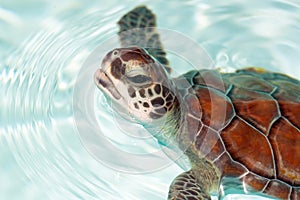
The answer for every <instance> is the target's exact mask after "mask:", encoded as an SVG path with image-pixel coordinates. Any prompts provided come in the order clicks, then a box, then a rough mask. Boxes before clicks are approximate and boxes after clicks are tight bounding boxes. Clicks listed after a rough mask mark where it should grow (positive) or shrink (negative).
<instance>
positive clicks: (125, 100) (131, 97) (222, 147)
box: [95, 7, 300, 200]
mask: <svg viewBox="0 0 300 200" xmlns="http://www.w3.org/2000/svg"><path fill="white" fill-rule="evenodd" d="M149 24H150V25H151V26H155V16H154V15H153V14H152V13H151V11H150V10H148V9H147V8H146V7H138V8H136V9H134V10H132V11H131V12H129V13H128V14H126V15H125V16H123V18H122V19H121V20H120V21H119V25H120V28H121V30H120V33H119V35H120V39H121V43H122V46H123V48H120V49H115V50H113V51H111V52H109V53H108V54H107V55H106V57H105V58H104V60H103V63H102V67H101V69H99V70H97V72H96V73H95V82H96V84H97V86H98V87H99V88H100V89H101V90H102V91H103V92H104V93H105V94H106V95H107V96H108V98H111V99H112V100H113V102H114V104H116V105H117V106H119V107H121V108H122V109H125V110H127V112H128V113H131V115H133V116H135V118H136V119H137V120H138V121H139V122H140V123H141V124H144V125H146V128H147V129H148V130H149V131H150V132H152V133H153V134H154V135H155V133H156V132H161V134H159V135H158V134H156V135H155V137H157V139H158V140H160V142H162V143H165V142H167V141H168V140H172V144H176V145H178V146H179V147H180V148H181V149H182V151H183V152H184V153H185V154H186V155H187V156H188V158H189V160H190V163H191V165H192V168H191V170H190V171H187V172H184V173H182V174H180V175H179V176H178V177H177V178H176V179H175V180H174V181H173V183H172V184H171V186H170V190H169V196H168V199H169V200H186V199H189V200H190V199H198V200H200V199H210V196H209V192H210V191H212V190H218V187H219V185H220V181H221V180H222V178H223V177H232V178H234V179H237V180H240V181H241V182H243V183H245V184H244V186H245V187H246V188H245V189H247V188H251V189H254V190H255V191H258V192H262V193H265V194H268V195H270V196H274V197H277V198H280V199H290V200H297V199H300V82H299V81H298V80H295V79H293V78H290V77H288V76H285V75H282V74H278V73H271V72H266V71H263V70H259V69H256V68H247V69H243V70H238V71H236V72H235V73H224V74H220V73H219V72H218V71H216V70H200V71H190V72H187V73H186V74H183V75H181V76H179V77H177V78H174V79H170V78H169V73H170V71H171V68H170V67H169V66H166V65H168V61H167V59H166V58H165V52H164V50H163V49H162V44H161V42H160V41H159V36H158V34H157V33H156V32H155V27H152V28H151V29H145V32H139V34H138V36H137V38H136V37H135V38H131V37H130V35H131V33H128V32H127V33H125V34H123V31H126V30H128V29H130V28H139V27H147V25H149ZM145 35H150V37H144V36H145ZM142 36H143V37H142ZM152 36H155V37H152ZM139 37H142V38H150V39H148V40H147V41H146V42H149V41H151V42H152V43H156V44H158V46H159V47H161V48H159V49H151V48H149V49H147V50H148V51H146V50H144V49H143V48H139V47H130V48H128V47H127V45H128V44H132V43H134V42H133V41H136V40H137V39H139ZM143 42H144V41H143ZM124 44H126V45H124ZM135 44H136V43H135ZM139 44H140V43H137V44H136V45H139ZM149 54H150V55H149ZM161 63H163V64H165V65H162V64H161Z"/></svg>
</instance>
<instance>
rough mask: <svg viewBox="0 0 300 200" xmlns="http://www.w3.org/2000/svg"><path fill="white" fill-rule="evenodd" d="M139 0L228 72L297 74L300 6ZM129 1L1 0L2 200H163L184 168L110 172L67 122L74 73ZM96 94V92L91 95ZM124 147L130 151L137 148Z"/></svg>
mask: <svg viewBox="0 0 300 200" xmlns="http://www.w3.org/2000/svg"><path fill="white" fill-rule="evenodd" d="M145 2H146V3H147V5H149V7H150V8H151V9H152V10H153V11H154V12H155V13H157V15H158V25H159V26H160V27H162V28H169V29H173V30H177V31H180V32H182V33H184V34H186V35H187V36H189V37H191V38H192V39H194V40H195V41H197V42H199V43H200V44H201V45H202V46H203V47H204V48H205V49H206V50H207V51H208V53H209V55H210V56H211V58H212V59H213V60H214V61H215V62H216V64H217V66H222V67H223V70H224V71H230V70H232V69H234V68H240V67H243V66H253V65H254V66H261V67H265V68H268V69H271V70H275V71H281V72H285V73H288V74H290V75H291V76H294V77H300V68H299V66H297V63H299V62H298V57H299V55H300V49H299V46H298V44H299V43H300V41H299V40H300V38H299V30H300V29H299V28H300V24H299V21H300V20H299V16H300V15H299V13H300V9H299V6H300V5H299V3H296V2H293V1H273V2H272V3H267V2H263V1H251V2H249V3H245V2H243V3H240V2H239V1H234V0H233V1H231V2H230V3H228V2H225V3H223V4H220V2H218V3H217V1H216V0H215V1H201V2H199V1H186V2H185V3H182V2H181V1H172V2H167V1H164V2H163V1H161V2H153V1H148V2H147V1H145ZM135 5H136V2H134V1H129V0H128V1H126V3H122V4H120V3H119V2H116V1H111V2H110V3H108V2H107V1H105V2H104V1H103V2H99V3H93V4H91V3H87V2H84V1H75V0H69V1H65V3H64V4H59V3H58V2H55V1H54V2H53V1H49V2H47V3H44V2H43V3H42V2H39V1H37V0H31V1H26V2H23V3H20V2H17V1H3V2H1V4H0V29H1V30H5V31H1V32H0V59H1V60H0V81H1V84H0V93H1V97H5V98H1V99H0V105H1V110H0V137H1V138H0V149H1V153H0V180H1V183H0V188H1V189H0V199H42V198H43V199H62V198H63V199H131V200H132V199H165V198H166V195H167V191H168V186H169V184H170V182H171V181H172V179H173V178H174V177H176V176H177V174H179V173H180V172H181V169H180V168H179V167H178V166H176V165H175V164H174V165H172V166H169V167H168V168H166V169H163V170H161V171H158V172H155V173H153V174H145V175H131V174H124V173H120V172H118V171H114V170H112V169H110V168H108V167H107V166H103V165H102V164H100V163H98V162H97V161H96V160H95V159H94V158H93V157H92V156H91V155H90V154H89V153H88V152H87V151H86V149H85V148H84V147H83V145H82V144H81V141H80V137H79V134H78V133H77V129H76V126H75V123H74V119H73V113H74V110H73V102H72V101H73V99H72V98H73V92H74V85H75V82H76V78H77V76H78V72H79V71H80V70H81V67H82V66H83V63H84V62H85V61H86V59H87V58H88V56H89V55H90V54H91V53H92V52H93V51H94V50H95V48H97V47H98V46H99V45H101V43H103V42H104V41H105V40H107V39H108V38H110V37H112V36H114V34H115V33H116V32H117V27H116V25H115V22H116V21H117V20H118V19H119V18H120V17H121V16H122V15H123V14H124V13H125V12H127V11H128V10H130V9H132V8H133V7H134V6H135ZM162 8H168V9H162ZM174 13H176V14H174ZM108 50H109V49H108ZM191 51H192V49H191ZM170 59H171V65H172V66H174V67H178V68H182V66H183V63H180V61H178V62H177V60H176V58H172V56H170ZM100 60H101V58H100V57H99V64H100ZM175 61H176V62H175ZM91 78H92V77H91ZM91 98H94V97H91ZM101 98H102V96H101V94H100V93H99V92H98V91H97V92H96V93H95V99H96V100H97V101H98V102H99V101H101V102H103V98H102V99H101ZM107 113H109V112H107ZM105 117H107V119H109V117H110V116H105ZM108 121H109V120H108ZM95 123H96V122H95ZM109 126H113V124H110V125H109ZM128 145H129V146H130V148H131V150H132V151H134V150H136V149H139V148H141V147H138V148H136V149H135V148H134V144H133V143H130V144H128ZM112 157H113V155H112ZM116 162H117V163H119V164H121V165H122V164H123V165H126V162H124V161H121V160H119V161H118V160H117V161H116ZM16 188H17V189H16ZM237 198H240V196H238V197H237ZM255 198H257V197H255ZM244 199H245V198H244Z"/></svg>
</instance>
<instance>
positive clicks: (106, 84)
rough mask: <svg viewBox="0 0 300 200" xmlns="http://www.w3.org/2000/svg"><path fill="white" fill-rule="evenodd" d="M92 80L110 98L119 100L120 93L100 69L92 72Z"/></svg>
mask: <svg viewBox="0 0 300 200" xmlns="http://www.w3.org/2000/svg"><path fill="white" fill-rule="evenodd" d="M94 81H95V83H96V85H97V87H98V88H99V89H100V90H101V91H102V92H104V93H105V94H107V95H109V96H110V97H111V98H113V99H115V100H119V99H120V98H121V94H120V93H119V92H118V90H117V89H116V87H115V85H114V83H113V82H112V80H111V79H110V77H109V76H108V74H106V73H105V71H103V70H102V69H98V70H97V71H96V72H95V74H94Z"/></svg>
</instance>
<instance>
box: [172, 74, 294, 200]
mask: <svg viewBox="0 0 300 200" xmlns="http://www.w3.org/2000/svg"><path fill="white" fill-rule="evenodd" d="M182 80H187V81H188V82H189V84H190V85H191V86H190V88H185V90H188V91H189V93H190V94H193V95H190V94H188V95H187V94H184V101H185V102H186V104H187V109H188V110H189V111H188V112H189V113H190V114H189V115H186V116H185V119H184V121H185V122H186V123H187V127H188V130H187V131H185V132H188V133H189V136H188V137H189V139H190V140H192V145H191V147H190V149H191V150H192V151H193V152H194V153H195V154H199V153H200V154H204V155H205V158H206V159H207V160H209V161H211V162H212V163H213V164H214V165H215V166H216V167H217V168H218V170H219V171H220V173H221V176H228V177H237V178H239V179H240V180H241V181H243V182H244V183H246V184H247V185H249V186H251V187H252V188H253V189H255V190H257V191H260V192H263V193H266V194H268V195H271V196H275V197H278V198H280V199H292V200H296V199H300V81H298V80H296V79H293V78H290V77H288V76H286V75H282V74H278V73H270V72H266V71H263V70H257V69H255V68H247V69H243V70H238V71H237V72H235V73H226V74H222V75H220V74H219V73H218V72H217V71H215V70H201V71H190V72H188V73H186V74H184V75H183V76H182V77H180V78H179V79H178V80H177V81H178V83H177V84H182V83H180V81H182ZM214 112H215V113H214ZM199 113H201V114H200V115H199ZM195 130H197V131H195ZM178 137H179V138H180V137H181V136H178ZM182 137H183V136H182ZM185 137H186V136H185ZM180 141H186V139H183V138H180ZM182 145H184V144H182ZM205 150H206V151H207V150H209V151H207V152H203V151H205Z"/></svg>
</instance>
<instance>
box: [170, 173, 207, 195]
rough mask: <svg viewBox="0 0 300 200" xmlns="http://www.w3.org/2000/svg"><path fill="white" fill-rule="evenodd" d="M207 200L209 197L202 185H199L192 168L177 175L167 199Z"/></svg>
mask: <svg viewBox="0 0 300 200" xmlns="http://www.w3.org/2000/svg"><path fill="white" fill-rule="evenodd" d="M186 199H189V200H208V199H211V198H210V196H209V194H208V193H207V191H205V189H204V187H203V186H202V185H200V184H199V183H198V182H197V180H196V178H195V175H194V172H193V171H192V170H190V171H187V172H184V173H182V174H180V175H179V176H177V177H176V178H175V180H174V181H173V182H172V184H171V186H170V190H169V195H168V200H186Z"/></svg>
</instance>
